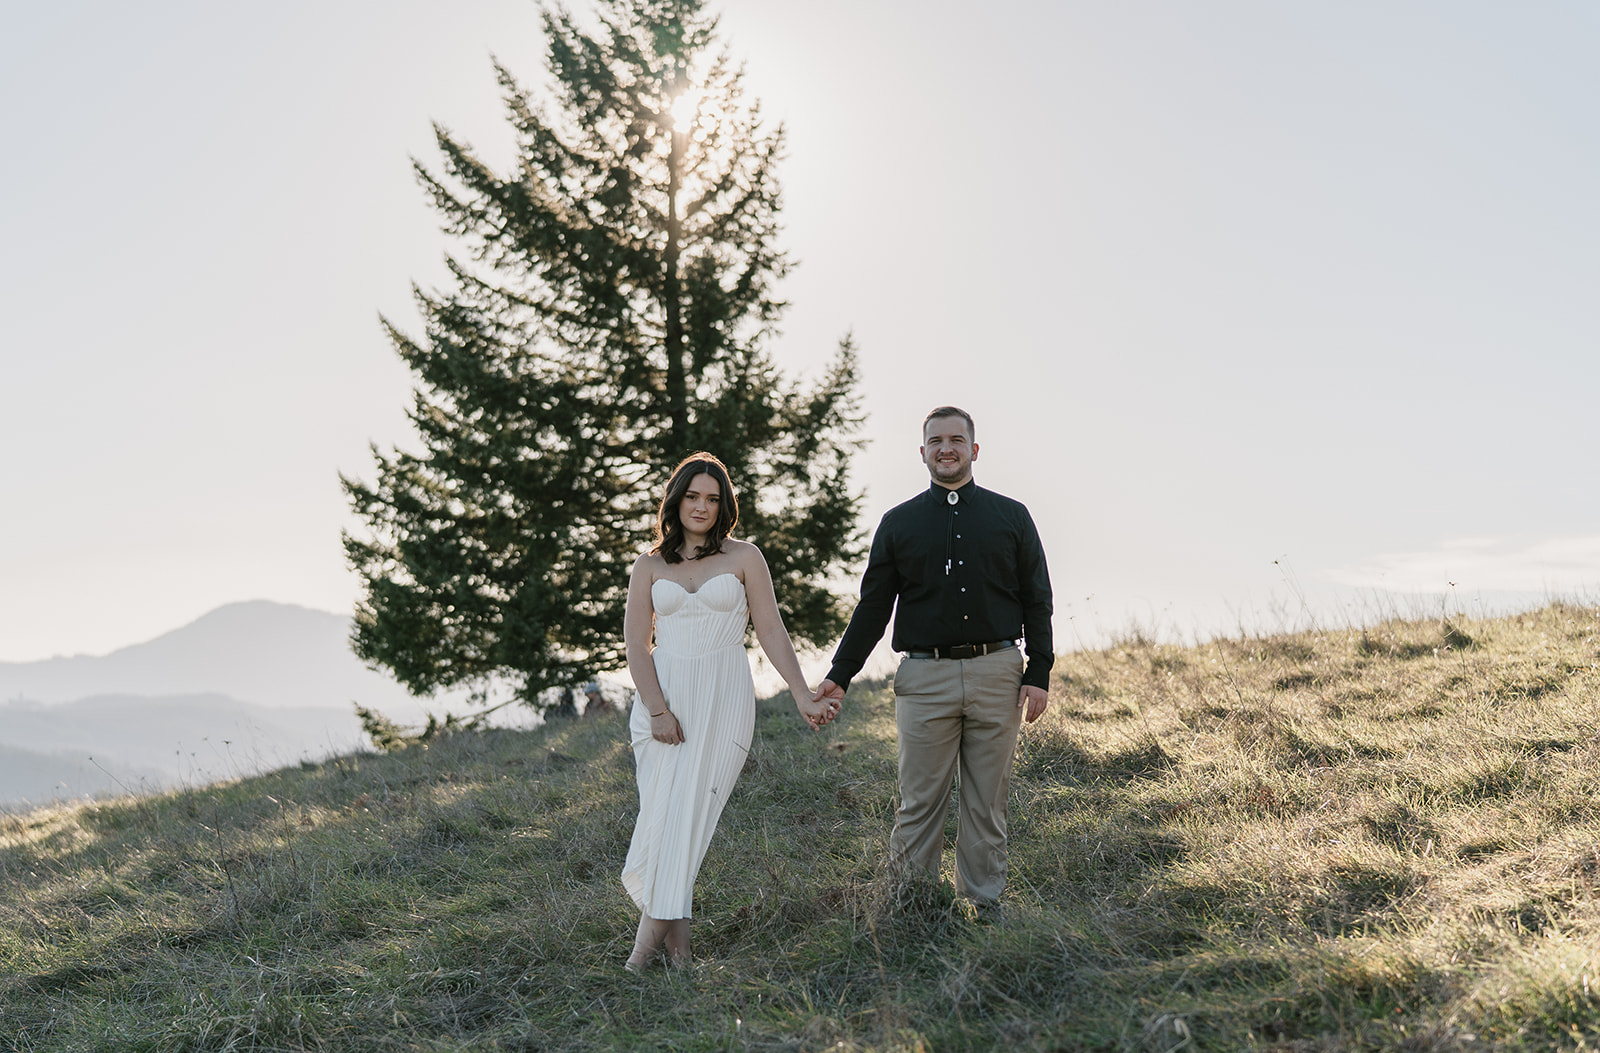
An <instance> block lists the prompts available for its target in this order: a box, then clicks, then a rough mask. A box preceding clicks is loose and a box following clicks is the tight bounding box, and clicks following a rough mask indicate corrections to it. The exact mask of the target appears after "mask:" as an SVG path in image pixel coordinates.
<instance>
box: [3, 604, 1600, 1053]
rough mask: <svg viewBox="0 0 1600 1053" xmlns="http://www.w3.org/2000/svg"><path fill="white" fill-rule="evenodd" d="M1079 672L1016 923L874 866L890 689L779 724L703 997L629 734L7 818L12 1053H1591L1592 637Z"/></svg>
mask: <svg viewBox="0 0 1600 1053" xmlns="http://www.w3.org/2000/svg"><path fill="white" fill-rule="evenodd" d="M1057 675H1058V677H1062V678H1065V681H1064V682H1065V683H1066V684H1067V686H1064V687H1059V688H1058V690H1057V691H1056V693H1055V695H1054V698H1055V702H1054V704H1053V705H1052V707H1051V710H1050V712H1049V713H1048V714H1047V715H1046V717H1045V718H1044V720H1043V721H1041V722H1040V724H1038V725H1036V726H1034V727H1031V728H1029V729H1028V731H1027V732H1026V734H1025V735H1024V739H1023V743H1022V745H1021V747H1020V749H1019V754H1018V758H1017V774H1016V778H1015V780H1014V782H1013V797H1012V802H1013V803H1012V811H1011V826H1012V846H1013V847H1012V873H1011V883H1010V889H1009V891H1008V894H1007V906H1008V913H1007V916H1006V918H1005V919H1004V921H1003V922H1000V923H989V922H986V921H980V920H979V919H977V918H975V917H974V916H973V915H972V914H971V912H970V910H969V909H968V908H967V907H966V906H965V905H963V904H962V903H960V902H959V901H958V900H956V899H955V898H954V896H953V894H952V892H951V890H950V887H949V885H948V883H946V884H943V885H932V884H915V883H912V884H904V883H899V882H896V881H894V880H892V879H891V878H890V877H889V876H887V875H886V874H885V872H884V869H883V865H882V862H883V854H884V850H885V847H886V844H887V837H888V831H889V827H890V824H891V823H892V820H893V811H894V805H895V797H894V738H893V713H892V701H891V699H890V697H889V694H888V692H887V691H886V690H885V689H884V687H883V685H881V684H876V685H874V684H866V685H861V686H860V687H859V688H857V689H856V690H853V691H852V693H851V697H850V700H849V703H848V705H847V708H846V711H845V714H844V716H843V718H842V719H841V720H840V721H839V722H837V723H836V724H834V725H832V726H831V727H830V728H829V729H828V730H827V731H825V732H824V733H822V734H811V733H809V732H807V731H805V730H804V728H803V727H802V725H801V723H800V721H799V719H798V717H797V716H796V715H795V714H794V712H793V709H792V707H790V706H789V704H788V702H787V700H786V699H782V698H780V699H775V700H773V701H771V702H767V703H763V704H762V706H761V710H760V716H759V719H758V730H757V738H756V742H755V744H754V747H753V749H752V753H751V759H750V763H749V765H748V767H747V770H746V772H745V774H744V776H743V778H742V780H741V782H740V784H739V790H738V793H737V794H736V795H735V797H734V799H733V801H732V803H731V804H730V805H729V808H728V810H727V812H726V813H725V815H724V819H723V823H722V827H721V829H720V830H719V832H718V834H717V837H716V840H715V841H714V842H713V844H712V849H711V852H710V855H709V857H708V860H707V863H706V866H705V869H704V870H703V871H702V874H701V878H700V883H699V886H698V889H697V910H698V912H699V915H698V918H697V921H696V929H695V948H696V954H697V958H698V961H697V964H696V965H695V966H694V967H693V968H692V969H690V970H688V971H684V972H671V971H656V972H652V973H649V974H647V975H645V976H643V977H635V976H632V975H630V974H627V973H624V972H623V971H622V970H621V969H620V964H619V963H620V962H621V960H622V958H623V957H624V956H625V954H626V953H627V951H628V948H629V946H630V943H631V934H632V926H633V922H634V920H635V916H634V912H633V909H632V907H631V904H629V902H628V901H627V899H626V897H625V896H624V895H623V893H622V891H621V889H620V886H619V884H618V880H617V871H618V869H619V868H620V866H621V862H622V858H623V856H624V855H625V854H626V851H627V843H628V836H629V833H630V831H631V824H632V820H633V815H634V808H635V801H634V787H633V769H632V758H631V755H630V754H629V752H628V749H627V746H626V743H625V741H624V738H625V732H624V729H623V727H622V724H621V722H620V721H616V720H596V721H588V722H584V721H576V722H566V723H559V724H556V725H553V726H550V727H548V728H545V729H541V730H539V731H533V732H510V731H497V732H492V733H488V734H484V735H458V736H455V737H451V738H447V739H445V740H443V741H440V742H436V743H434V744H432V745H431V746H430V747H429V748H427V749H411V750H407V751H405V752H402V753H398V754H394V755H388V756H377V755H362V756H353V757H345V758H340V759H337V760H334V761H330V762H327V763H324V764H319V765H306V766H303V767H301V768H297V769H289V770H286V771H283V772H279V773H275V774H272V775H268V776H263V777H260V778H255V779H250V780H245V781H241V782H236V783H232V784H228V785H220V786H214V787H206V788H197V789H190V790H186V791H183V792H179V793H171V794H165V795H161V796H151V797H142V798H128V799H121V800H115V801H106V802H100V803H95V804H84V805H78V806H70V807H59V808H54V809H49V810H43V811H37V812H32V813H26V814H21V815H10V816H0V1049H11V1048H14V1049H19V1050H57V1049H60V1050H75V1049H82V1050H151V1051H154V1050H212V1049H215V1050H227V1049H236V1050H300V1049H322V1050H419V1051H420V1050H464V1049H482V1050H490V1049H529V1050H531V1049H629V1048H641V1049H658V1048H660V1049H694V1050H698V1049H746V1048H750V1049H772V1050H780V1049H781V1050H812V1049H816V1050H821V1049H841V1050H891V1049H904V1050H913V1049H919V1048H920V1049H930V1050H943V1049H989V1048H1006V1049H1038V1050H1077V1049H1083V1050H1089V1049H1096V1050H1177V1049H1209V1050H1239V1049H1277V1050H1346V1049H1348V1050H1355V1049H1394V1050H1434V1049H1439V1050H1446V1049H1449V1050H1453V1049H1500V1050H1534V1049H1574V1050H1576V1049H1587V1048H1594V1047H1596V1046H1600V1005H1597V1000H1600V975H1597V962H1600V904H1597V898H1596V890H1597V888H1600V763H1597V762H1600V745H1597V742H1600V740H1597V736H1596V730H1595V728H1596V719H1595V718H1596V715H1597V714H1596V708H1597V700H1600V691H1597V688H1600V612H1596V611H1595V610H1593V609H1589V608H1580V607H1572V606H1561V605H1557V606H1553V607H1550V608H1548V609H1546V610H1543V611H1539V612H1536V613H1531V614H1525V615H1520V616H1513V617H1508V618H1500V619H1494V620H1480V621H1466V620H1457V621H1454V622H1450V623H1444V622H1440V621H1438V620H1421V621H1394V622H1388V623H1384V624H1380V625H1376V626H1370V627H1368V628H1366V629H1349V630H1338V631H1310V632H1303V633H1296V634H1292V635H1281V636H1271V637H1256V638H1245V639H1233V640H1220V641H1216V642H1213V643H1208V644H1203V645H1199V646H1194V647H1178V646H1173V645H1166V644H1157V643H1154V642H1151V641H1149V640H1146V639H1143V638H1140V637H1138V636H1137V635H1135V636H1132V637H1130V638H1129V639H1128V640H1125V641H1123V642H1121V643H1119V644H1118V645H1116V646H1113V647H1109V648H1106V649H1104V650H1101V651H1096V652H1084V653H1078V654H1074V655H1069V656H1065V657H1063V658H1062V659H1061V660H1060V662H1059V663H1058V666H1057ZM952 827H953V819H952Z"/></svg>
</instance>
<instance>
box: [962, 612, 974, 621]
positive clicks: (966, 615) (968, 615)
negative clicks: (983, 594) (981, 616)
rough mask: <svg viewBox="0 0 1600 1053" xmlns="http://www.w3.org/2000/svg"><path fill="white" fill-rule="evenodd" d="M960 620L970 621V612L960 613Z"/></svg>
mask: <svg viewBox="0 0 1600 1053" xmlns="http://www.w3.org/2000/svg"><path fill="white" fill-rule="evenodd" d="M961 620H962V621H964V622H970V621H971V620H972V615H970V614H963V615H962V616H961Z"/></svg>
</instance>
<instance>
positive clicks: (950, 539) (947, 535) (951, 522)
mask: <svg viewBox="0 0 1600 1053" xmlns="http://www.w3.org/2000/svg"><path fill="white" fill-rule="evenodd" d="M945 500H946V501H948V502H949V503H950V514H949V515H947V516H945V517H944V522H945V531H944V576H945V577H947V578H948V577H949V576H950V560H951V557H952V556H953V555H954V554H955V547H956V514H957V513H956V502H957V501H959V500H960V497H959V496H957V494H956V492H955V491H954V490H951V491H950V496H949V497H947V498H945Z"/></svg>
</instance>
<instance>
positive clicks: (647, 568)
mask: <svg viewBox="0 0 1600 1053" xmlns="http://www.w3.org/2000/svg"><path fill="white" fill-rule="evenodd" d="M666 569H667V561H666V560H664V559H662V558H661V553H659V552H646V553H645V554H644V555H642V556H640V557H639V558H638V559H636V560H634V561H633V573H634V574H641V573H643V574H648V575H649V576H650V580H651V581H654V580H655V579H656V578H659V577H661V575H662V572H663V571H665V570H666Z"/></svg>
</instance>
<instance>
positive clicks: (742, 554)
mask: <svg viewBox="0 0 1600 1053" xmlns="http://www.w3.org/2000/svg"><path fill="white" fill-rule="evenodd" d="M722 551H723V552H725V553H727V554H728V555H730V556H732V557H733V558H734V559H736V560H738V561H739V565H740V566H746V565H748V564H750V563H752V562H755V561H760V562H763V563H764V562H766V557H765V556H763V555H762V554H761V550H760V549H759V548H756V547H755V546H754V545H752V544H751V543H750V542H748V541H740V540H739V539H738V538H734V537H727V538H723V539H722Z"/></svg>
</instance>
